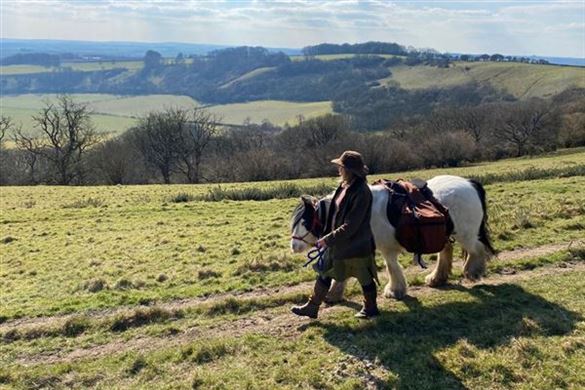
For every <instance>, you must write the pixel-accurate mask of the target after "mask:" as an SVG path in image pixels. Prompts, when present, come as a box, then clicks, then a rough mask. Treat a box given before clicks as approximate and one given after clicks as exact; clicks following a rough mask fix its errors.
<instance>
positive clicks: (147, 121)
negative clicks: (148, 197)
mask: <svg viewBox="0 0 585 390" xmlns="http://www.w3.org/2000/svg"><path fill="white" fill-rule="evenodd" d="M187 120H188V119H187V113H186V111H185V110H182V109H176V108H169V109H167V110H165V111H162V112H151V113H149V114H148V115H147V116H146V117H144V118H142V119H140V121H139V124H138V126H137V127H136V128H135V129H133V130H131V139H132V142H133V144H134V145H135V146H136V148H137V149H138V150H139V151H140V153H141V154H142V156H143V157H144V160H145V161H146V162H147V163H148V164H150V165H151V166H153V167H154V168H156V169H157V170H158V171H159V172H160V174H161V175H162V177H163V181H164V183H165V184H170V182H171V174H172V173H173V172H174V171H176V170H177V167H178V164H179V161H180V157H181V153H182V149H183V145H182V143H183V142H184V134H183V133H184V132H185V131H186V127H187Z"/></svg>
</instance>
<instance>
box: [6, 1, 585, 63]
mask: <svg viewBox="0 0 585 390" xmlns="http://www.w3.org/2000/svg"><path fill="white" fill-rule="evenodd" d="M0 4H1V5H0V6H1V22H2V31H1V33H2V37H3V38H28V39H30V38H34V39H70V40H92V41H140V42H189V43H208V44H226V45H244V44H245V45H254V46H267V47H291V48H295V47H296V48H299V47H303V46H307V45H313V44H317V43H322V42H330V43H343V42H349V43H355V42H364V41H370V40H376V41H386V42H397V43H400V44H403V45H407V46H414V47H417V48H434V49H436V50H439V51H441V52H466V53H496V52H497V53H502V54H520V55H531V54H535V55H541V56H566V57H585V0H543V1H532V0H516V1H493V0H492V1H487V0H484V1H482V0H480V1H462V0H461V1H343V0H340V1H309V0H295V1H260V0H256V1H253V0H250V1H227V0H224V1H221V0H218V1H211V0H210V1H192V0H183V1H179V0H172V1H171V0H167V1H148V0H143V1H108V0H102V1H98V0H71V1H59V0H44V1H39V0H1V2H0Z"/></svg>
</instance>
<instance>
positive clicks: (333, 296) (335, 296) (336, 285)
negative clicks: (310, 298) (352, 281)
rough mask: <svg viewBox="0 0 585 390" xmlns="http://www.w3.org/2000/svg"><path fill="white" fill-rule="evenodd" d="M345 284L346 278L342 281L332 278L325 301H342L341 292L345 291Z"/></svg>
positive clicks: (331, 302) (333, 302) (329, 302)
mask: <svg viewBox="0 0 585 390" xmlns="http://www.w3.org/2000/svg"><path fill="white" fill-rule="evenodd" d="M346 284H347V280H345V281H343V282H338V281H337V280H333V283H332V284H331V288H330V289H329V292H328V293H327V296H326V297H325V303H328V304H330V305H332V304H335V303H339V302H341V301H343V293H344V292H345V285H346Z"/></svg>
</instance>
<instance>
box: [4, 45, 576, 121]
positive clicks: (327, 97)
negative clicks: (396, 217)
mask: <svg viewBox="0 0 585 390" xmlns="http://www.w3.org/2000/svg"><path fill="white" fill-rule="evenodd" d="M149 53H150V54H149V56H150V57H149V58H146V57H145V61H144V62H142V63H141V62H137V61H130V62H128V61H121V62H116V61H113V62H112V61H109V62H108V61H105V62H92V63H66V62H65V63H63V65H64V66H61V67H58V68H40V67H38V66H26V65H12V66H6V67H3V69H2V74H1V75H0V83H1V84H2V91H3V94H4V96H6V95H13V94H31V93H34V94H47V93H52V94H55V93H67V94H88V93H89V94H96V93H97V94H109V95H131V96H146V95H176V96H186V97H189V98H191V99H193V100H195V101H197V102H200V103H201V104H202V105H205V106H217V105H227V104H251V102H261V101H282V102H287V103H285V104H284V105H286V104H290V102H295V103H301V104H306V103H319V102H331V104H332V107H333V110H334V112H336V113H339V114H344V115H345V116H346V117H347V118H349V119H350V120H351V122H352V125H353V127H354V128H356V129H359V130H382V129H385V128H388V127H391V126H393V125H394V124H395V123H398V122H399V121H402V120H404V119H406V118H415V117H416V118H420V117H425V116H427V115H429V114H430V113H431V112H433V110H434V109H436V108H437V107H441V106H462V105H479V104H482V103H484V102H494V101H511V100H518V99H520V100H522V99H527V98H533V97H539V98H550V97H552V96H554V95H556V94H558V93H560V92H563V91H564V90H566V89H567V88H572V87H577V88H585V68H581V67H568V66H553V65H543V64H529V63H524V62H521V61H520V60H518V62H502V61H503V60H498V61H494V60H492V61H483V60H481V61H480V60H475V61H476V62H461V61H457V62H451V61H450V59H449V58H448V57H446V56H444V55H435V54H432V53H415V54H413V53H409V54H408V56H404V55H401V54H388V53H381V54H375V55H374V54H372V55H369V54H359V55H357V54H353V53H345V54H344V53H335V54H316V55H311V56H307V57H299V56H292V57H290V56H287V55H285V54H284V53H274V52H270V51H269V50H267V49H264V48H261V47H239V48H229V49H224V50H218V51H213V52H211V53H210V54H208V55H206V56H195V57H192V58H181V59H178V58H177V59H169V58H163V57H162V56H161V55H160V54H159V53H156V52H153V51H150V52H149ZM506 61H508V60H506ZM509 61H513V59H509ZM514 61H516V60H514ZM65 65H66V66H65ZM27 69H28V70H29V71H30V72H33V73H27ZM39 70H42V71H39ZM136 100H138V101H141V98H136ZM328 104H329V103H328ZM144 106H145V107H151V105H150V104H149V103H148V102H145V104H144ZM7 107H8V106H7ZM156 108H162V107H160V106H158V107H156ZM117 110H118V109H115V110H114V111H117ZM96 111H98V112H99V111H100V110H99V109H98V110H96ZM118 111H123V113H122V114H120V115H122V116H135V115H134V113H130V114H129V113H128V110H126V109H123V108H120V110H118ZM319 111H322V110H319ZM141 112H142V113H143V112H144V110H141ZM108 113H109V114H114V115H118V114H117V113H116V112H113V113H111V112H108ZM297 114H299V113H297ZM18 115H20V114H17V116H18ZM229 115H230V114H228V116H229ZM302 115H304V113H303V114H302ZM254 116H255V115H253V112H252V115H246V114H238V115H237V118H238V119H241V118H242V117H243V118H247V117H254ZM275 116H276V117H277V118H278V119H276V120H275V122H274V123H278V124H282V123H284V122H286V121H290V117H287V114H276V115H275ZM273 117H274V116H272V115H270V116H267V117H265V118H266V119H269V120H271V121H272V119H271V118H273ZM285 117H287V118H285ZM265 118H260V119H259V120H260V121H261V120H262V119H265Z"/></svg>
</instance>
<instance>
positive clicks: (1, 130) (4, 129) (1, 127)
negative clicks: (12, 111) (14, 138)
mask: <svg viewBox="0 0 585 390" xmlns="http://www.w3.org/2000/svg"><path fill="white" fill-rule="evenodd" d="M12 129H14V122H12V118H11V117H9V116H5V115H2V116H0V149H2V147H3V146H4V138H5V137H6V135H7V134H8V132H9V131H10V130H12Z"/></svg>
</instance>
